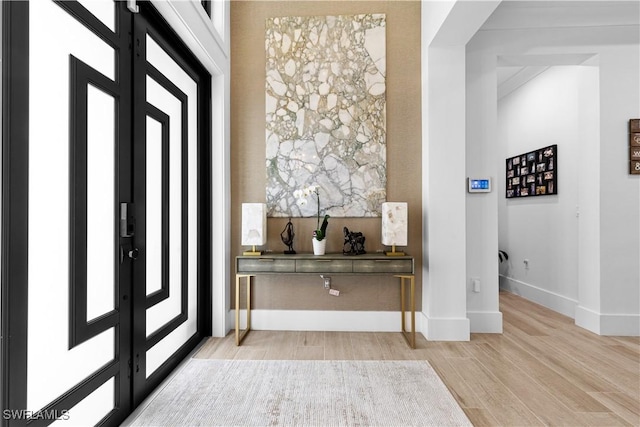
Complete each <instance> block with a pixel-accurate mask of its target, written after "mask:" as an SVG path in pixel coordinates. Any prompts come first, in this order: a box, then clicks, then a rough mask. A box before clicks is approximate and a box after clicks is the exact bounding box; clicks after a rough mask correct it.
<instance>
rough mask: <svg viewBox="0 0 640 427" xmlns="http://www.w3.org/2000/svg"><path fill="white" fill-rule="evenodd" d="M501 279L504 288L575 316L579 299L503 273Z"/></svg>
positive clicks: (554, 309)
mask: <svg viewBox="0 0 640 427" xmlns="http://www.w3.org/2000/svg"><path fill="white" fill-rule="evenodd" d="M501 279H502V280H500V283H501V285H502V286H501V288H502V289H504V290H506V291H508V292H511V293H512V294H515V295H518V296H521V297H522V298H525V299H528V300H529V301H533V302H535V303H536V304H540V305H541V306H543V307H547V308H549V309H551V310H553V311H556V312H558V313H560V314H564V315H565V316H569V317H571V318H572V319H573V318H575V311H576V306H577V305H578V301H576V300H574V299H572V298H568V297H566V296H564V295H560V294H557V293H555V292H551V291H548V290H546V289H542V288H539V287H537V286H534V285H531V284H529V283H525V282H521V281H520V280H516V279H512V278H511V277H507V276H503V275H501Z"/></svg>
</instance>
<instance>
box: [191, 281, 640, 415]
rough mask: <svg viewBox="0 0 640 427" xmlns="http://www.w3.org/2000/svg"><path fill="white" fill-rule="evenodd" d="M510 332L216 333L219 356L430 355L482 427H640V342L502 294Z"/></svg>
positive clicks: (214, 351) (213, 344)
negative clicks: (440, 338)
mask: <svg viewBox="0 0 640 427" xmlns="http://www.w3.org/2000/svg"><path fill="white" fill-rule="evenodd" d="M500 310H501V311H502V313H503V321H504V333H503V334H472V335H471V341H469V342H431V341H427V340H426V339H424V337H423V336H422V335H421V334H418V336H419V338H420V339H418V342H417V348H416V349H415V350H412V349H410V348H409V347H408V346H407V345H406V343H405V341H404V338H403V337H402V335H401V334H400V333H373V332H372V333H360V332H281V331H251V332H250V333H249V334H248V335H247V337H246V338H245V340H244V342H243V344H242V346H240V347H237V346H236V345H235V342H234V336H233V334H230V335H229V336H227V337H225V338H211V339H209V340H208V341H207V342H206V343H205V344H204V345H203V347H202V348H201V349H200V350H199V352H198V353H197V354H196V356H195V357H198V358H211V359H282V360H291V359H316V360H318V359H325V360H350V359H373V360H399V359H402V360H406V359H413V360H428V361H429V363H431V365H432V366H433V367H434V369H435V370H436V371H437V372H438V374H439V375H440V378H442V380H443V381H444V383H445V384H446V385H447V387H448V388H449V390H450V391H451V393H452V394H453V396H454V397H455V398H456V400H457V401H458V403H459V404H460V406H461V407H462V408H463V409H464V411H465V413H466V414H467V416H468V417H469V419H470V420H471V421H472V422H473V424H474V425H476V426H481V425H491V426H494V425H504V426H534V425H570V426H596V425H597V426H618V425H632V426H639V425H640V403H639V402H640V339H639V338H637V337H633V338H629V337H601V336H598V335H595V334H593V333H591V332H588V331H586V330H584V329H581V328H579V327H577V326H575V325H574V322H573V319H570V318H568V317H565V316H562V315H560V314H557V313H555V312H553V311H551V310H548V309H546V308H544V307H541V306H539V305H536V304H533V303H531V302H529V301H527V300H524V299H522V298H520V297H517V296H515V295H512V294H509V293H501V294H500Z"/></svg>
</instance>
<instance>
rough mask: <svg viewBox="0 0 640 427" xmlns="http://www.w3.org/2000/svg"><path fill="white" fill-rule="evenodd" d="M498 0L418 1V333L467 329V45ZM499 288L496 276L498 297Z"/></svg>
mask: <svg viewBox="0 0 640 427" xmlns="http://www.w3.org/2000/svg"><path fill="white" fill-rule="evenodd" d="M498 4H499V1H492V2H488V1H487V2H461V1H455V0H454V1H443V2H433V1H423V2H422V28H423V32H422V100H423V101H422V117H423V133H422V138H423V142H422V145H423V150H422V171H423V180H422V188H423V198H422V200H423V206H422V212H423V230H424V235H423V245H424V246H423V255H424V259H423V302H422V307H423V313H422V317H421V319H422V326H423V330H422V333H423V334H424V335H425V337H426V338H427V339H429V340H457V341H466V340H469V338H470V332H471V330H472V329H471V327H470V319H469V317H468V315H467V306H466V294H467V292H466V288H467V280H466V272H465V270H466V269H465V265H466V264H467V260H466V259H467V244H468V239H467V233H468V230H467V222H466V210H465V177H466V163H465V157H466V154H465V141H466V137H465V135H466V132H467V129H465V126H464V123H465V116H466V111H465V110H466V103H465V97H466V93H465V61H466V60H465V45H466V44H467V42H468V41H469V38H470V37H471V36H472V35H473V34H474V33H475V31H477V29H478V28H479V27H480V26H481V25H482V23H483V22H484V21H485V20H486V18H487V17H488V16H489V15H490V14H491V13H492V12H493V10H494V9H495V8H496V6H497V5H498ZM495 234H497V224H496V231H495ZM488 292H489V291H488ZM497 295H498V289H497V282H496V286H495V289H494V297H495V299H496V302H497ZM495 311H496V312H497V303H496V308H495ZM501 329H502V323H501V319H500V330H501Z"/></svg>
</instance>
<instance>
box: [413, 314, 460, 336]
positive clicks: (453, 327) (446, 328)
mask: <svg viewBox="0 0 640 427" xmlns="http://www.w3.org/2000/svg"><path fill="white" fill-rule="evenodd" d="M419 317H421V318H422V320H421V324H422V335H424V336H425V338H427V340H429V341H469V339H470V338H471V337H470V325H469V319H467V318H466V317H465V318H454V317H447V318H430V317H428V316H427V315H426V314H425V313H420V316H419Z"/></svg>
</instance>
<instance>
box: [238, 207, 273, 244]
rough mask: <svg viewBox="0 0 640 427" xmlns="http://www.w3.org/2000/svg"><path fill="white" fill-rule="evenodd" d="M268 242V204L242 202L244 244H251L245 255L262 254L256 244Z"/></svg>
mask: <svg viewBox="0 0 640 427" xmlns="http://www.w3.org/2000/svg"><path fill="white" fill-rule="evenodd" d="M265 243H267V205H266V204H264V203H243V204H242V245H243V246H251V247H252V249H251V250H250V251H244V252H243V253H242V254H243V255H262V252H261V251H256V246H261V245H264V244H265Z"/></svg>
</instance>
